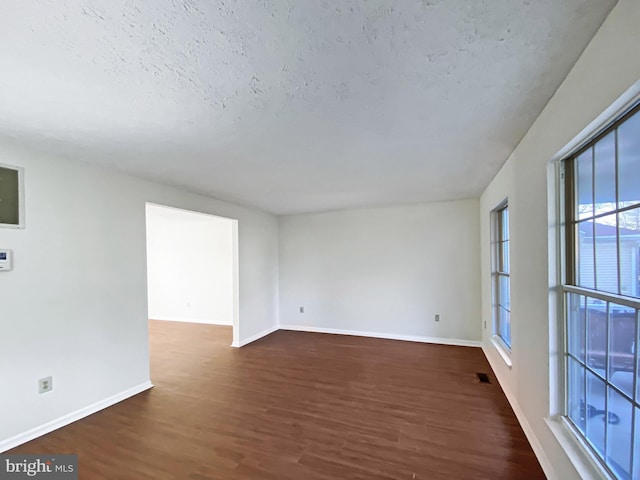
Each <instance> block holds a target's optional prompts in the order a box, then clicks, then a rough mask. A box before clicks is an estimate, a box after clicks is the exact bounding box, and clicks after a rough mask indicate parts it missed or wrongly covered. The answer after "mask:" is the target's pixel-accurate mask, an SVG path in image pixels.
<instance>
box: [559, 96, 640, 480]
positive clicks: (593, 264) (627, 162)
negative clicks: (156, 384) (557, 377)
mask: <svg viewBox="0 0 640 480" xmlns="http://www.w3.org/2000/svg"><path fill="white" fill-rule="evenodd" d="M563 171H564V178H565V183H564V188H565V193H566V196H565V204H566V212H565V220H566V222H565V225H566V233H567V236H566V265H565V267H566V269H565V276H566V281H565V285H564V288H563V289H564V299H565V302H564V305H565V312H566V313H565V315H566V348H565V350H566V351H565V360H566V364H565V366H566V379H567V388H566V412H565V413H566V416H567V418H568V419H569V422H570V423H571V424H572V426H573V428H574V431H575V433H576V435H578V436H579V437H581V438H582V439H583V441H584V443H585V444H586V445H587V446H588V448H589V449H591V451H592V453H594V454H595V455H596V457H597V458H599V459H600V461H601V462H602V465H603V466H604V468H606V469H607V470H608V472H609V473H610V474H611V475H613V476H614V477H616V478H619V479H629V480H631V479H632V478H633V479H638V478H640V403H639V402H640V381H639V378H638V374H639V373H640V372H639V369H638V340H639V339H640V333H639V328H638V322H639V320H640V316H639V315H640V314H639V311H640V310H639V309H640V107H638V108H635V109H634V110H632V111H631V112H630V113H628V114H627V115H625V116H624V117H622V118H621V119H619V120H618V121H616V122H615V123H614V124H613V125H611V126H610V127H609V128H608V129H607V130H606V131H604V133H602V134H601V135H599V136H598V137H596V138H595V139H594V140H593V141H591V142H590V143H589V144H588V145H586V146H585V147H583V148H582V149H581V150H579V151H578V152H576V153H575V154H574V155H572V156H571V157H570V158H568V159H566V160H565V161H564V162H563Z"/></svg>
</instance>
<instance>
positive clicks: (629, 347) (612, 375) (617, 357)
mask: <svg viewBox="0 0 640 480" xmlns="http://www.w3.org/2000/svg"><path fill="white" fill-rule="evenodd" d="M635 335H636V310H635V309H633V308H629V307H625V306H624V305H616V304H614V303H611V304H609V381H610V382H611V383H612V384H614V385H615V386H617V387H618V388H619V389H620V390H622V391H623V392H624V393H626V394H627V395H629V397H630V398H633V377H634V354H633V350H634V347H635V345H634V338H635Z"/></svg>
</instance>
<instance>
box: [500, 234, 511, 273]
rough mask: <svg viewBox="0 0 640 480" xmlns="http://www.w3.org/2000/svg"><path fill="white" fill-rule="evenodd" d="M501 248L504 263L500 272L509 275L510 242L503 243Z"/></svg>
mask: <svg viewBox="0 0 640 480" xmlns="http://www.w3.org/2000/svg"><path fill="white" fill-rule="evenodd" d="M500 248H501V258H500V260H501V261H502V263H501V265H500V271H501V272H505V273H509V241H506V242H502V244H501V245H500Z"/></svg>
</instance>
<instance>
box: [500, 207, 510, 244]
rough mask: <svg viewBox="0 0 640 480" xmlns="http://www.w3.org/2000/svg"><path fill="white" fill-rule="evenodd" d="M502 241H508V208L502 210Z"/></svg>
mask: <svg viewBox="0 0 640 480" xmlns="http://www.w3.org/2000/svg"><path fill="white" fill-rule="evenodd" d="M501 223H502V233H501V235H502V240H509V208H508V207H505V208H504V209H503V210H502V222H501Z"/></svg>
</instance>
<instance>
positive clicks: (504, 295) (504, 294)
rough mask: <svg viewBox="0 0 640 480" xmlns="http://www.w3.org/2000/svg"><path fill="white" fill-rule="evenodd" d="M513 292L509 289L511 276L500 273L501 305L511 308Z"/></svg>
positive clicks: (507, 308)
mask: <svg viewBox="0 0 640 480" xmlns="http://www.w3.org/2000/svg"><path fill="white" fill-rule="evenodd" d="M510 297H511V292H510V291H509V277H506V276H504V275H500V306H501V307H504V308H505V309H506V310H509V311H510V310H511V299H510Z"/></svg>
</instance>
